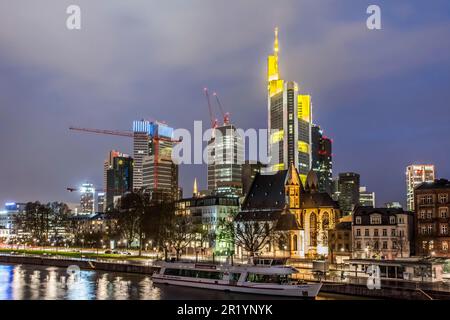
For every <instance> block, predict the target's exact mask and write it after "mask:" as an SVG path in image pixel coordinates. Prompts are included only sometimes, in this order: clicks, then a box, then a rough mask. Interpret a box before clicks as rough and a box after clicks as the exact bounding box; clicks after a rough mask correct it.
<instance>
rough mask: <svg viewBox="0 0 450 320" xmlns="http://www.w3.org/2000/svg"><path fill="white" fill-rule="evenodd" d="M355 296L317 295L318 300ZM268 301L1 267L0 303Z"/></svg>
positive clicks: (134, 277)
mask: <svg viewBox="0 0 450 320" xmlns="http://www.w3.org/2000/svg"><path fill="white" fill-rule="evenodd" d="M356 298H357V297H349V296H339V295H329V294H320V295H319V296H318V297H317V299H318V300H342V299H356ZM195 299H199V300H205V299H209V300H225V299H227V300H252V299H258V300H267V299H276V297H269V296H260V295H257V296H256V295H248V294H236V293H225V292H221V291H213V290H204V289H194V288H183V287H178V286H166V285H162V286H159V285H158V286H156V285H153V283H152V281H151V279H150V276H148V275H140V274H129V273H111V272H103V271H92V270H80V271H79V272H78V271H76V272H75V274H72V275H70V274H69V273H68V272H67V269H64V268H56V267H46V266H34V265H12V264H0V300H195Z"/></svg>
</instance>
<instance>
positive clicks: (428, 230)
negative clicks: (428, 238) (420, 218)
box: [427, 224, 433, 234]
mask: <svg viewBox="0 0 450 320" xmlns="http://www.w3.org/2000/svg"><path fill="white" fill-rule="evenodd" d="M427 232H428V234H432V233H433V225H431V224H429V225H428V227H427Z"/></svg>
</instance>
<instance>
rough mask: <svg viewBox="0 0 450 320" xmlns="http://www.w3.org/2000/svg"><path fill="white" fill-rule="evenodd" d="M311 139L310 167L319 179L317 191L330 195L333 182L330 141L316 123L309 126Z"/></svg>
mask: <svg viewBox="0 0 450 320" xmlns="http://www.w3.org/2000/svg"><path fill="white" fill-rule="evenodd" d="M311 141H312V144H311V158H312V169H313V170H314V171H315V172H316V174H317V178H318V179H319V191H320V192H327V193H328V194H330V195H331V194H332V183H333V177H332V176H333V162H332V153H331V150H332V141H331V139H329V138H328V137H326V136H324V135H323V131H322V130H321V129H320V127H319V126H318V125H313V126H312V128H311Z"/></svg>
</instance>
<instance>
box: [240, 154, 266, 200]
mask: <svg viewBox="0 0 450 320" xmlns="http://www.w3.org/2000/svg"><path fill="white" fill-rule="evenodd" d="M263 168H264V165H263V164H262V163H261V162H259V161H258V162H252V161H245V163H244V164H243V165H242V178H241V180H242V194H243V195H246V194H247V193H248V192H249V190H250V187H251V186H252V182H253V179H255V176H256V174H257V173H261V171H262V169H263Z"/></svg>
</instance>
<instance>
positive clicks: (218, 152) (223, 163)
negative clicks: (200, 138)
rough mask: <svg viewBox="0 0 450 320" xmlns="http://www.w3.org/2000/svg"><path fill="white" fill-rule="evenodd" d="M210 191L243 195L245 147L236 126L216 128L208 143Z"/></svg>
mask: <svg viewBox="0 0 450 320" xmlns="http://www.w3.org/2000/svg"><path fill="white" fill-rule="evenodd" d="M207 152H208V191H209V192H210V193H215V194H233V195H240V194H241V193H242V182H241V175H242V163H243V160H244V146H243V140H242V137H241V136H240V135H239V133H238V132H237V131H236V128H235V127H234V125H232V124H230V123H228V122H226V123H224V124H223V125H222V126H219V127H217V128H215V130H214V135H213V136H212V137H211V139H210V140H209V141H208V146H207Z"/></svg>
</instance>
